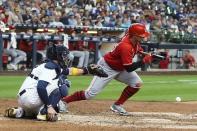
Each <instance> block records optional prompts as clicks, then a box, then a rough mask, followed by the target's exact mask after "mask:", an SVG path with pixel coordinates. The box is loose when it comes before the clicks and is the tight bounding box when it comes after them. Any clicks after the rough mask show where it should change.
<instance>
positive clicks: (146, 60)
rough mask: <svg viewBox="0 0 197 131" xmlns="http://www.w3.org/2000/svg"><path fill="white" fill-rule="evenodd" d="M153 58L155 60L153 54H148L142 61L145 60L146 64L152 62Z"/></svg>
mask: <svg viewBox="0 0 197 131" xmlns="http://www.w3.org/2000/svg"><path fill="white" fill-rule="evenodd" d="M152 60H153V57H152V55H151V54H146V55H145V56H144V58H143V60H142V61H143V63H144V64H150V63H151V62H152Z"/></svg>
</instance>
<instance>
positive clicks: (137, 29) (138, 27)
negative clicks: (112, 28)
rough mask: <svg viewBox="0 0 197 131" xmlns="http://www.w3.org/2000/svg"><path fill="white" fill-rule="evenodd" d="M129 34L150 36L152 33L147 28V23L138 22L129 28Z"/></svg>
mask: <svg viewBox="0 0 197 131" xmlns="http://www.w3.org/2000/svg"><path fill="white" fill-rule="evenodd" d="M128 33H129V36H139V37H143V38H144V37H148V36H149V35H150V33H149V32H148V31H147V30H146V27H145V25H143V24H140V23H136V24H132V25H131V26H130V27H129V30H128Z"/></svg>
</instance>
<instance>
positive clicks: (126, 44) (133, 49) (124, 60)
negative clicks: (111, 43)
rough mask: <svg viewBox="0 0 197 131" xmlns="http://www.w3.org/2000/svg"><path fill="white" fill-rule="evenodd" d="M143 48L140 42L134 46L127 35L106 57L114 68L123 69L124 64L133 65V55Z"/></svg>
mask: <svg viewBox="0 0 197 131" xmlns="http://www.w3.org/2000/svg"><path fill="white" fill-rule="evenodd" d="M142 50H143V49H142V48H141V46H140V44H136V45H135V46H134V45H133V44H132V43H131V42H130V40H129V36H128V35H126V36H124V37H123V38H122V40H121V41H120V42H119V43H118V45H117V46H116V47H115V48H114V49H113V50H112V51H111V52H109V53H107V54H106V55H105V56H104V59H105V61H106V62H107V64H108V65H109V66H110V67H111V68H112V69H114V70H118V71H123V70H124V65H131V64H132V63H133V57H134V56H135V55H136V54H137V53H138V51H142Z"/></svg>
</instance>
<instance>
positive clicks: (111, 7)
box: [0, 0, 197, 65]
mask: <svg viewBox="0 0 197 131" xmlns="http://www.w3.org/2000/svg"><path fill="white" fill-rule="evenodd" d="M0 22H1V27H2V26H3V25H4V26H7V27H9V26H11V25H14V24H16V23H19V24H20V23H25V24H43V25H49V26H58V27H64V26H65V25H72V26H93V27H118V28H128V27H129V26H130V25H131V24H132V23H136V22H139V23H143V24H145V25H146V27H147V30H149V31H151V32H152V37H155V39H156V40H157V41H159V42H162V41H164V40H166V41H172V42H180V40H181V39H182V38H187V40H190V41H189V42H191V40H193V38H194V39H195V38H197V37H196V36H197V1H196V0H0ZM1 27H0V28H1ZM27 32H28V31H27ZM83 32H86V31H83ZM76 33H78V32H74V31H73V32H71V35H76ZM80 33H81V32H80ZM153 40H154V38H153ZM184 42H185V41H184ZM196 42H197V41H196ZM82 43H83V44H84V43H85V42H82ZM78 44H80V42H78ZM83 46H84V47H87V44H86V43H85V44H84V45H83ZM76 47H77V48H76ZM70 48H72V49H73V50H74V49H75V50H83V51H87V50H94V48H90V49H89V47H88V49H87V48H86V49H85V48H80V46H75V47H70ZM74 54H75V53H74ZM86 54H87V53H86ZM77 55H78V54H77ZM80 56H81V55H80ZM43 57H44V56H43ZM80 65H83V64H80Z"/></svg>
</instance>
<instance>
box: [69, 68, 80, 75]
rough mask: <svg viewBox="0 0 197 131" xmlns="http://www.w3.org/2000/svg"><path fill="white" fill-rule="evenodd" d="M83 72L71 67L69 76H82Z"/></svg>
mask: <svg viewBox="0 0 197 131" xmlns="http://www.w3.org/2000/svg"><path fill="white" fill-rule="evenodd" d="M81 70H82V69H79V68H75V67H71V68H69V75H72V76H77V75H81V74H82V73H81Z"/></svg>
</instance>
